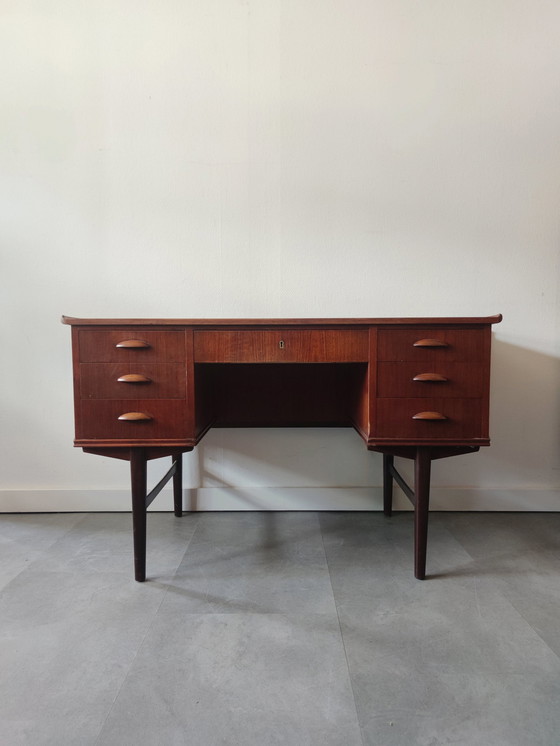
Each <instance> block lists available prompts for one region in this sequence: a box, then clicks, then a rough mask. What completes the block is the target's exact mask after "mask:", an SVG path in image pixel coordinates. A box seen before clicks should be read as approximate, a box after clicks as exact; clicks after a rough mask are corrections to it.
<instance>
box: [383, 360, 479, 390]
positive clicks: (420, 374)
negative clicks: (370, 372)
mask: <svg viewBox="0 0 560 746" xmlns="http://www.w3.org/2000/svg"><path fill="white" fill-rule="evenodd" d="M421 363H422V361H420V362H419V363H408V362H404V363H398V362H385V363H379V364H378V366H377V395H378V396H380V397H409V398H419V397H428V398H431V397H435V398H440V397H442V398H446V399H447V398H450V399H454V398H455V399H456V398H460V397H465V398H479V397H482V396H483V393H484V381H485V366H483V365H482V364H481V363H454V362H448V361H447V360H444V361H438V362H436V363H434V364H429V363H428V364H421Z"/></svg>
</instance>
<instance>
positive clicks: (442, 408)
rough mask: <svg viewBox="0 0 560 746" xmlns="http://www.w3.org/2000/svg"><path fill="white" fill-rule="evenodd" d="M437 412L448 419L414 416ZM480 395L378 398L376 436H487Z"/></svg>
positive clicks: (415, 437)
mask: <svg viewBox="0 0 560 746" xmlns="http://www.w3.org/2000/svg"><path fill="white" fill-rule="evenodd" d="M421 413H437V414H440V415H443V417H444V418H445V419H415V415H419V414H421ZM485 429H486V427H485V424H484V422H483V417H482V402H481V400H480V399H445V398H437V399H436V398H434V399H404V398H403V399H378V400H377V425H376V427H375V434H376V436H377V437H386V438H396V439H399V438H402V439H404V438H406V439H419V440H422V439H430V440H437V439H439V438H441V439H443V440H446V439H449V438H458V439H465V440H469V439H472V438H484V437H488V433H487V432H484V430H485Z"/></svg>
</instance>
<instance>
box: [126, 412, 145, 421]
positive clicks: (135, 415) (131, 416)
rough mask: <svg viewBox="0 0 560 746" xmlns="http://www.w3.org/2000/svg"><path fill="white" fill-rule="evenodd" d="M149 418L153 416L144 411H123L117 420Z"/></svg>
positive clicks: (143, 419) (142, 419)
mask: <svg viewBox="0 0 560 746" xmlns="http://www.w3.org/2000/svg"><path fill="white" fill-rule="evenodd" d="M151 419H153V418H152V417H151V416H150V415H149V414H146V413H145V412H125V413H124V414H121V416H120V417H119V420H124V421H126V422H147V421H148V420H151Z"/></svg>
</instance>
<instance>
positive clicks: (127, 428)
mask: <svg viewBox="0 0 560 746" xmlns="http://www.w3.org/2000/svg"><path fill="white" fill-rule="evenodd" d="M134 413H136V414H140V415H145V416H146V417H148V418H149V419H134V418H132V417H131V419H128V420H122V419H119V417H121V416H122V415H126V414H129V415H132V414H134ZM186 421H187V413H186V403H185V402H184V401H181V400H175V401H174V400H167V401H157V400H154V399H145V400H141V399H140V400H139V399H132V400H131V399H124V400H118V401H117V400H84V401H82V402H81V420H80V423H79V425H78V428H77V432H76V438H77V440H84V439H96V438H97V439H99V440H126V441H130V440H134V441H142V440H153V439H158V440H159V439H161V440H165V439H167V440H171V439H181V438H185V437H187V432H186V430H187V426H186Z"/></svg>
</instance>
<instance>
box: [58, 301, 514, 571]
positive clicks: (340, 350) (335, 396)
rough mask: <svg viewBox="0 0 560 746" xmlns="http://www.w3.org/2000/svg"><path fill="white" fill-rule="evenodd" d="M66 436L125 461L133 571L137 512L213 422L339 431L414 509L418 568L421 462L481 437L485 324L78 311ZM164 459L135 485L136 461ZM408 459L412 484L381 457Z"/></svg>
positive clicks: (425, 482)
mask: <svg viewBox="0 0 560 746" xmlns="http://www.w3.org/2000/svg"><path fill="white" fill-rule="evenodd" d="M62 320H63V323H65V324H69V325H70V326H71V327H72V350H73V369H74V405H75V425H76V437H75V441H74V444H75V445H76V446H79V447H81V448H83V449H84V451H86V452H88V453H96V454H99V455H103V456H109V457H112V458H119V459H124V460H127V461H130V464H131V486H132V515H133V527H134V562H135V577H136V579H137V580H139V581H143V580H145V577H146V570H145V567H146V509H147V507H148V505H149V504H150V503H151V501H152V500H153V499H154V497H155V496H156V495H157V494H158V493H159V491H160V490H161V489H162V487H163V486H164V485H165V484H166V483H167V481H169V480H170V479H173V487H174V489H173V493H174V507H175V514H176V515H177V516H180V515H182V485H181V471H182V454H183V453H184V452H187V451H191V450H192V449H193V448H194V447H195V446H196V445H197V444H198V443H199V442H200V440H201V438H202V437H203V436H204V434H205V433H206V432H208V430H209V429H210V428H211V427H212V426H216V427H278V426H286V427H287V426H291V427H293V426H297V427H300V426H301V427H305V426H308V427H309V426H314V427H317V426H322V427H352V428H354V429H355V430H356V431H357V433H358V434H359V435H360V436H361V438H362V439H363V441H364V443H365V444H366V446H367V448H368V449H369V450H371V451H378V452H380V453H382V454H383V466H384V468H383V474H384V484H383V494H384V512H385V514H386V515H388V516H389V515H390V514H391V508H392V492H393V481H394V480H396V481H397V482H398V484H399V485H400V486H401V487H402V489H403V490H404V492H405V494H407V496H408V497H409V498H410V500H411V502H412V504H413V505H414V516H415V530H414V571H415V576H416V577H417V578H420V579H422V578H424V577H425V572H426V543H427V529H428V509H429V491H430V468H431V462H432V460H433V459H437V458H445V457H449V456H454V455H458V454H464V453H471V452H475V451H478V449H479V448H480V446H487V445H489V444H490V440H489V432H488V411H489V384H490V344H491V329H492V324H496V323H498V322H499V321H501V316H499V315H497V316H487V317H474V318H470V317H467V318H419V319H414V318H413V319H406V318H405V319H253V320H248V319H244V320H240V319H234V320H219V319H206V320H201V319H78V318H70V317H66V316H64V317H63V319H62ZM163 456H171V457H172V465H171V468H170V470H169V472H168V473H167V475H166V477H165V478H164V479H163V480H162V481H161V482H160V483H159V484H158V485H157V486H156V487H155V488H154V489H153V490H151V492H148V491H147V480H146V473H147V469H146V462H147V461H148V460H149V459H154V458H161V457H163ZM395 456H400V457H404V458H409V459H413V460H414V464H415V479H414V487H413V488H411V487H410V486H408V485H407V484H406V483H405V481H404V480H403V479H402V477H401V475H400V474H399V472H398V471H397V470H396V468H395V465H394V457H395Z"/></svg>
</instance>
